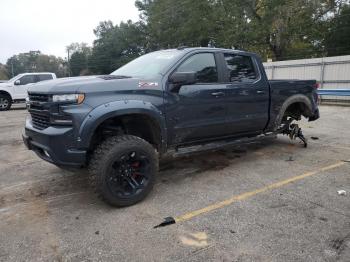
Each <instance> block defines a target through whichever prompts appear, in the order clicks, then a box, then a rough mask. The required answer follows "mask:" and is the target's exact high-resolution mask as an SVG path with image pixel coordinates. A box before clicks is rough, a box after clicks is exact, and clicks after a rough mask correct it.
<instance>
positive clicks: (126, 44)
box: [89, 21, 146, 74]
mask: <svg viewBox="0 0 350 262" xmlns="http://www.w3.org/2000/svg"><path fill="white" fill-rule="evenodd" d="M142 28H143V27H142V25H141V24H140V23H132V22H131V21H127V22H126V23H124V22H122V23H120V24H119V25H115V26H114V25H113V24H112V22H111V21H107V22H101V23H100V25H99V26H98V27H97V28H96V29H95V30H94V33H95V35H96V37H97V39H96V40H95V41H94V47H93V49H92V54H91V57H90V59H89V69H90V70H91V71H93V72H95V73H98V74H109V73H111V72H112V71H114V70H115V69H117V68H118V67H120V66H122V65H124V64H125V63H127V62H129V61H130V60H132V59H134V58H135V57H138V56H140V55H141V54H143V53H144V52H145V46H146V37H145V34H144V32H143V30H142Z"/></svg>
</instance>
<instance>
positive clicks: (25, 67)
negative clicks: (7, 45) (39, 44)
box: [6, 51, 65, 77]
mask: <svg viewBox="0 0 350 262" xmlns="http://www.w3.org/2000/svg"><path fill="white" fill-rule="evenodd" d="M6 68H7V71H8V72H9V73H10V74H11V77H12V69H13V75H14V76H16V75H18V74H21V73H27V72H52V73H56V75H57V76H59V77H62V76H65V67H64V61H63V60H62V59H61V58H57V57H55V56H49V55H44V54H42V53H41V52H40V51H29V52H28V53H20V54H18V55H14V56H12V57H10V58H9V59H8V60H7V63H6Z"/></svg>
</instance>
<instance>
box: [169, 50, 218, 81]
mask: <svg viewBox="0 0 350 262" xmlns="http://www.w3.org/2000/svg"><path fill="white" fill-rule="evenodd" d="M176 71H177V72H182V73H183V72H196V73H197V82H198V83H217V82H218V71H217V68H216V63H215V58H214V54H212V53H201V54H195V55H193V56H191V57H190V58H188V59H187V60H186V61H185V62H183V63H182V64H181V65H180V67H179V68H178V69H177V70H176Z"/></svg>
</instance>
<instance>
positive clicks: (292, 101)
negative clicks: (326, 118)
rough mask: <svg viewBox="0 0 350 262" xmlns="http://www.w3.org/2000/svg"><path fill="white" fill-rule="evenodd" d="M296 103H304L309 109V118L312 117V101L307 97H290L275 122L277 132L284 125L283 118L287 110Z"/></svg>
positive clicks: (300, 95)
mask: <svg viewBox="0 0 350 262" xmlns="http://www.w3.org/2000/svg"><path fill="white" fill-rule="evenodd" d="M295 103H302V104H304V105H305V106H306V109H307V112H306V113H307V116H312V104H311V101H310V99H309V98H308V97H307V96H306V95H302V94H298V95H293V96H291V97H288V98H287V99H286V101H284V103H283V104H282V106H281V109H280V110H279V113H278V115H277V117H276V121H275V130H276V129H277V128H278V127H279V126H280V124H281V123H282V118H283V116H284V113H285V112H286V110H287V108H288V107H289V106H290V105H292V104H295Z"/></svg>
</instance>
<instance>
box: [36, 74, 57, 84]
mask: <svg viewBox="0 0 350 262" xmlns="http://www.w3.org/2000/svg"><path fill="white" fill-rule="evenodd" d="M36 78H37V79H36V82H41V81H45V80H52V79H53V77H52V75H51V74H40V75H36Z"/></svg>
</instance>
